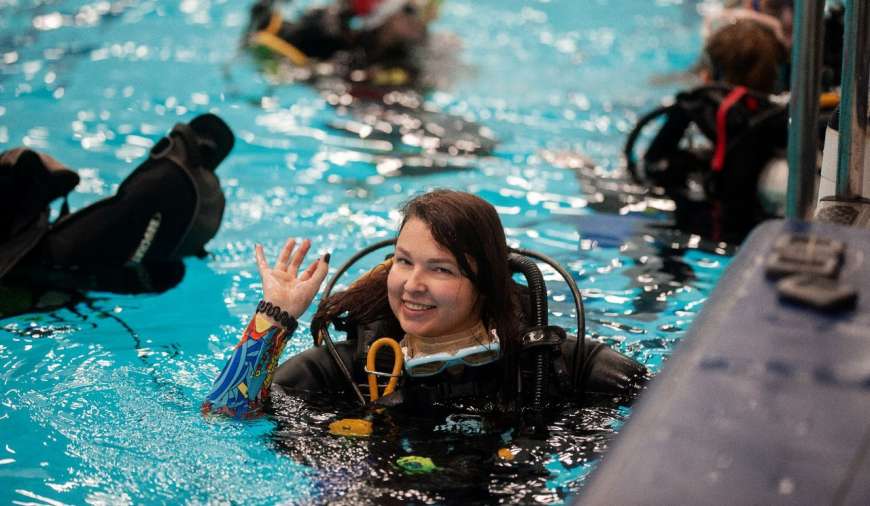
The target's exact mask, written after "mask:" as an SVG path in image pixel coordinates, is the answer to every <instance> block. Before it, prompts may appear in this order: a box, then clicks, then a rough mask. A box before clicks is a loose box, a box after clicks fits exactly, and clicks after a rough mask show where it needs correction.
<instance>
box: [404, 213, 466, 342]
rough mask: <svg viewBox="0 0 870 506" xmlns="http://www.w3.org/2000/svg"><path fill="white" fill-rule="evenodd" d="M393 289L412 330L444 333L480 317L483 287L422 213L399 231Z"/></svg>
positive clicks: (433, 334) (429, 334) (406, 327)
mask: <svg viewBox="0 0 870 506" xmlns="http://www.w3.org/2000/svg"><path fill="white" fill-rule="evenodd" d="M387 293H388V298H389V301H390V308H391V309H392V310H393V314H395V315H396V318H397V319H398V320H399V323H400V324H401V326H402V330H404V331H405V332H407V333H409V334H414V335H418V336H422V337H438V336H444V335H448V334H453V333H455V332H459V331H461V330H465V329H468V328H470V327H471V326H473V325H474V324H476V323H477V322H478V321H479V320H480V309H479V307H478V304H477V302H478V298H479V295H478V292H477V289H476V288H475V287H474V285H472V283H471V280H470V279H468V278H467V277H465V276H464V275H462V273H461V272H460V271H459V265H458V264H457V263H456V258H455V257H454V256H453V254H452V253H450V251H448V250H447V249H445V248H444V247H442V246H441V245H440V244H438V243H437V242H435V239H434V238H433V237H432V233H431V232H430V231H429V226H428V225H426V223H424V222H423V221H422V220H419V219H417V218H411V219H409V220H408V221H407V222H406V223H405V226H404V227H402V231H401V232H400V233H399V239H398V241H397V242H396V256H395V259H394V261H393V266H392V268H391V269H390V274H389V276H388V277H387Z"/></svg>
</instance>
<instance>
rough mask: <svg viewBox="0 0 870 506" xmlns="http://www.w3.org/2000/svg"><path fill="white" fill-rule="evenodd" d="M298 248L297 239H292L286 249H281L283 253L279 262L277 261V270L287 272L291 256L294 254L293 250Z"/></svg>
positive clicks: (287, 243) (285, 244)
mask: <svg viewBox="0 0 870 506" xmlns="http://www.w3.org/2000/svg"><path fill="white" fill-rule="evenodd" d="M295 247H296V239H293V238H292V237H291V238H289V239H287V242H285V243H284V247H283V248H281V253H280V254H279V255H278V260H275V270H278V271H286V270H287V262H288V261H289V260H290V254H291V253H293V248H295Z"/></svg>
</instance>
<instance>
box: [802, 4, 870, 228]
mask: <svg viewBox="0 0 870 506" xmlns="http://www.w3.org/2000/svg"><path fill="white" fill-rule="evenodd" d="M794 6H795V11H794V28H795V30H794V33H793V36H792V40H793V41H794V42H793V46H792V69H793V70H792V73H791V102H790V104H789V113H790V116H791V128H789V132H788V166H789V168H790V170H789V174H788V190H787V200H786V216H787V217H789V218H796V219H808V218H810V215H811V213H812V212H813V210H814V211H815V218H814V219H815V220H816V221H824V222H829V223H838V224H842V225H851V226H858V227H861V228H870V177H868V176H870V169H868V168H867V167H865V165H867V163H868V162H867V160H868V158H870V157H868V146H867V144H868V141H870V131H868V101H870V87H868V80H870V31H868V26H867V25H868V19H870V2H868V0H845V8H846V11H845V27H844V28H845V29H844V34H843V35H844V41H843V59H842V68H843V72H842V84H841V92H840V95H841V99H840V114H839V125H838V126H839V129H838V131H839V139H838V141H837V142H836V171H835V172H836V173H835V174H831V175H832V176H835V177H836V180H835V181H834V189H835V193H834V195H820V197H824V198H821V199H820V200H819V201H818V203H817V205H815V206H814V205H813V204H814V202H813V201H814V199H815V197H814V193H815V180H816V167H817V164H818V143H817V136H818V134H817V128H816V125H817V123H818V114H819V91H820V80H821V55H822V40H823V39H824V33H823V30H824V23H823V17H824V6H825V2H824V0H803V1H799V2H795V3H794ZM828 134H829V135H830V134H831V129H829V130H828ZM828 146H829V147H833V146H832V143H828ZM826 150H827V149H826ZM827 155H830V154H826V156H827ZM824 176H825V174H823V177H824ZM814 208H815V209H814Z"/></svg>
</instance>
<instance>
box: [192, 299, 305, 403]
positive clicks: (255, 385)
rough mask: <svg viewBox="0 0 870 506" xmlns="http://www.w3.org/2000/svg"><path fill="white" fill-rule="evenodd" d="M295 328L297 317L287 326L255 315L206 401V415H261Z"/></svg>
mask: <svg viewBox="0 0 870 506" xmlns="http://www.w3.org/2000/svg"><path fill="white" fill-rule="evenodd" d="M294 330H296V320H293V321H292V324H291V326H290V328H286V329H285V328H283V327H279V326H275V325H273V324H272V323H271V322H270V321H269V320H268V319H266V318H265V317H263V316H262V315H261V314H259V313H257V314H255V315H254V318H253V319H252V320H251V323H249V324H248V327H247V328H246V329H245V332H244V334H243V335H242V339H241V341H239V344H237V345H236V349H235V350H234V351H233V355H232V357H230V360H229V361H228V362H227V364H226V365H225V366H224V369H223V371H221V373H220V376H218V378H217V380H215V382H214V385H213V386H212V389H211V393H209V394H208V396H207V397H206V398H205V402H203V403H202V412H203V414H208V413H218V414H222V415H227V416H231V417H234V418H253V417H255V416H258V415H260V414H261V409H262V407H263V401H264V400H265V399H266V398H267V397H268V395H269V387H270V386H271V385H272V373H273V372H274V371H275V367H277V365H278V357H280V356H281V352H282V351H283V350H284V345H285V344H287V339H288V337H289V336H291V335H293V331H294Z"/></svg>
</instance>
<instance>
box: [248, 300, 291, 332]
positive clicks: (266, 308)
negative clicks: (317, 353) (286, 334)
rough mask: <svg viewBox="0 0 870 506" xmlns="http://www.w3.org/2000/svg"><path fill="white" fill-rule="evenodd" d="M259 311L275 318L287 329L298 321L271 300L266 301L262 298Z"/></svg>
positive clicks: (258, 307)
mask: <svg viewBox="0 0 870 506" xmlns="http://www.w3.org/2000/svg"><path fill="white" fill-rule="evenodd" d="M257 312H258V313H263V314H265V315H266V316H269V317H271V318H272V319H273V320H275V321H276V322H278V323H280V324H281V326H282V327H284V328H285V329H289V328H290V327H292V326H293V324H295V323H296V318H293V317H292V316H290V314H289V313H287V311H283V310H282V309H281V308H280V307H279V306H276V305H275V304H272V303H271V302H266V301H265V300H261V301H260V303H259V304H257Z"/></svg>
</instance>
